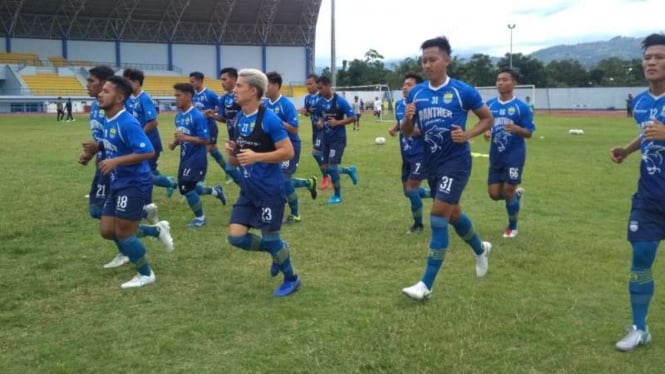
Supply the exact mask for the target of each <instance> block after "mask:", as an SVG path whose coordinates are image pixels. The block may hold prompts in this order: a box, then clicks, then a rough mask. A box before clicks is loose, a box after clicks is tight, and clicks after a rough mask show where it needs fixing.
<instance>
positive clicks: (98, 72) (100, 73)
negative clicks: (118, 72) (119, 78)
mask: <svg viewBox="0 0 665 374" xmlns="http://www.w3.org/2000/svg"><path fill="white" fill-rule="evenodd" d="M88 74H90V75H92V76H93V77H95V78H97V79H99V80H100V81H102V82H104V81H106V80H108V79H109V78H110V77H112V76H114V75H115V71H113V69H111V68H110V67H109V66H106V65H98V66H95V67H94V68H92V69H90V70H88Z"/></svg>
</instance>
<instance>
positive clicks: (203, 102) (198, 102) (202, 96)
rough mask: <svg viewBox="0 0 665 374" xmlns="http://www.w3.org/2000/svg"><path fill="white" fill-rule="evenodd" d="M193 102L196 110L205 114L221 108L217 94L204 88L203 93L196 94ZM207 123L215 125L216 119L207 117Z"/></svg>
mask: <svg viewBox="0 0 665 374" xmlns="http://www.w3.org/2000/svg"><path fill="white" fill-rule="evenodd" d="M192 102H193V103H194V106H195V107H196V109H198V110H199V111H201V112H204V111H205V110H208V109H212V110H215V109H216V108H217V107H219V96H217V94H216V93H215V92H213V91H212V90H209V89H207V88H205V87H204V88H203V89H202V90H201V91H199V92H194V96H192ZM206 121H207V123H210V124H211V125H214V124H215V119H214V118H212V117H206Z"/></svg>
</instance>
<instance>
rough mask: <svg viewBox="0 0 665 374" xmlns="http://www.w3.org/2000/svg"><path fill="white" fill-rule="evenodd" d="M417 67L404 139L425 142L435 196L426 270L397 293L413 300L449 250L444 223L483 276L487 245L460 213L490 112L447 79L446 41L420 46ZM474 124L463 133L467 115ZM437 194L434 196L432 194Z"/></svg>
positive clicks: (428, 289)
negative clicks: (421, 78)
mask: <svg viewBox="0 0 665 374" xmlns="http://www.w3.org/2000/svg"><path fill="white" fill-rule="evenodd" d="M420 48H421V49H422V67H423V70H424V72H425V74H427V77H428V78H429V81H425V82H423V83H421V84H419V85H417V86H415V87H414V88H413V89H412V90H411V92H410V93H409V96H408V97H407V100H406V102H407V107H406V115H405V117H404V118H405V120H404V122H403V124H402V131H403V132H404V135H406V136H411V135H412V134H413V131H414V128H415V127H416V126H417V127H418V128H419V129H420V131H421V135H420V136H422V137H423V141H424V147H425V150H424V158H423V162H424V166H425V171H426V172H427V176H428V182H429V185H430V188H431V189H432V194H433V195H434V203H433V204H432V211H431V213H430V225H431V227H432V239H431V240H430V244H429V255H428V256H427V266H426V267H425V272H424V274H423V276H422V279H421V280H420V282H418V283H416V284H415V285H413V286H411V287H407V288H404V289H403V290H402V293H404V294H405V295H406V296H408V297H410V298H412V299H415V300H423V299H427V298H428V297H429V296H430V295H431V294H432V286H433V285H434V280H435V278H436V275H437V273H438V272H439V269H440V268H441V265H442V264H443V259H444V256H445V254H446V250H447V249H448V224H449V223H450V224H451V225H453V227H454V228H455V231H456V232H457V234H458V235H459V236H460V237H461V238H462V239H463V240H464V241H466V242H467V243H468V244H469V246H471V248H472V249H473V252H474V253H475V255H476V276H477V277H483V276H485V274H486V273H487V268H488V255H489V253H490V250H491V248H492V245H491V244H490V243H489V242H483V241H481V240H480V236H479V235H478V234H477V233H476V232H475V230H474V228H473V225H472V223H471V219H469V217H468V216H467V215H466V214H464V213H463V212H462V208H461V206H460V205H459V202H460V198H461V197H462V192H463V191H464V187H466V183H467V182H468V180H469V175H470V174H471V148H470V146H469V142H468V140H469V139H471V138H473V137H475V136H478V135H481V134H483V133H484V132H485V131H486V130H488V129H489V128H490V125H491V124H492V121H493V118H492V113H491V112H490V111H489V109H488V108H487V106H486V105H485V104H484V103H483V100H482V98H481V97H480V94H479V93H478V91H477V90H476V89H474V88H473V87H471V86H469V85H468V84H466V83H464V82H462V81H459V80H456V79H452V78H450V77H449V76H448V64H449V63H450V43H449V42H448V39H446V38H445V37H437V38H434V39H430V40H427V41H425V42H424V43H423V44H422V45H421V46H420ZM469 111H473V113H474V114H475V115H476V117H478V123H476V125H475V126H474V127H473V128H471V129H469V130H466V120H467V116H468V112H469ZM435 191H436V192H435Z"/></svg>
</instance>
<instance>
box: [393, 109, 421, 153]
mask: <svg viewBox="0 0 665 374" xmlns="http://www.w3.org/2000/svg"><path fill="white" fill-rule="evenodd" d="M405 115H406V103H405V101H404V99H401V100H398V101H397V103H395V119H396V120H397V123H399V126H400V128H399V148H400V151H401V153H402V159H412V158H419V157H422V156H423V139H422V137H420V136H406V135H404V133H403V132H402V121H403V120H404V116H405Z"/></svg>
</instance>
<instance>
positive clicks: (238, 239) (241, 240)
mask: <svg viewBox="0 0 665 374" xmlns="http://www.w3.org/2000/svg"><path fill="white" fill-rule="evenodd" d="M227 240H228V241H229V244H231V245H232V246H234V247H236V248H244V246H243V245H244V244H245V235H240V236H239V235H228V236H227Z"/></svg>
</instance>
